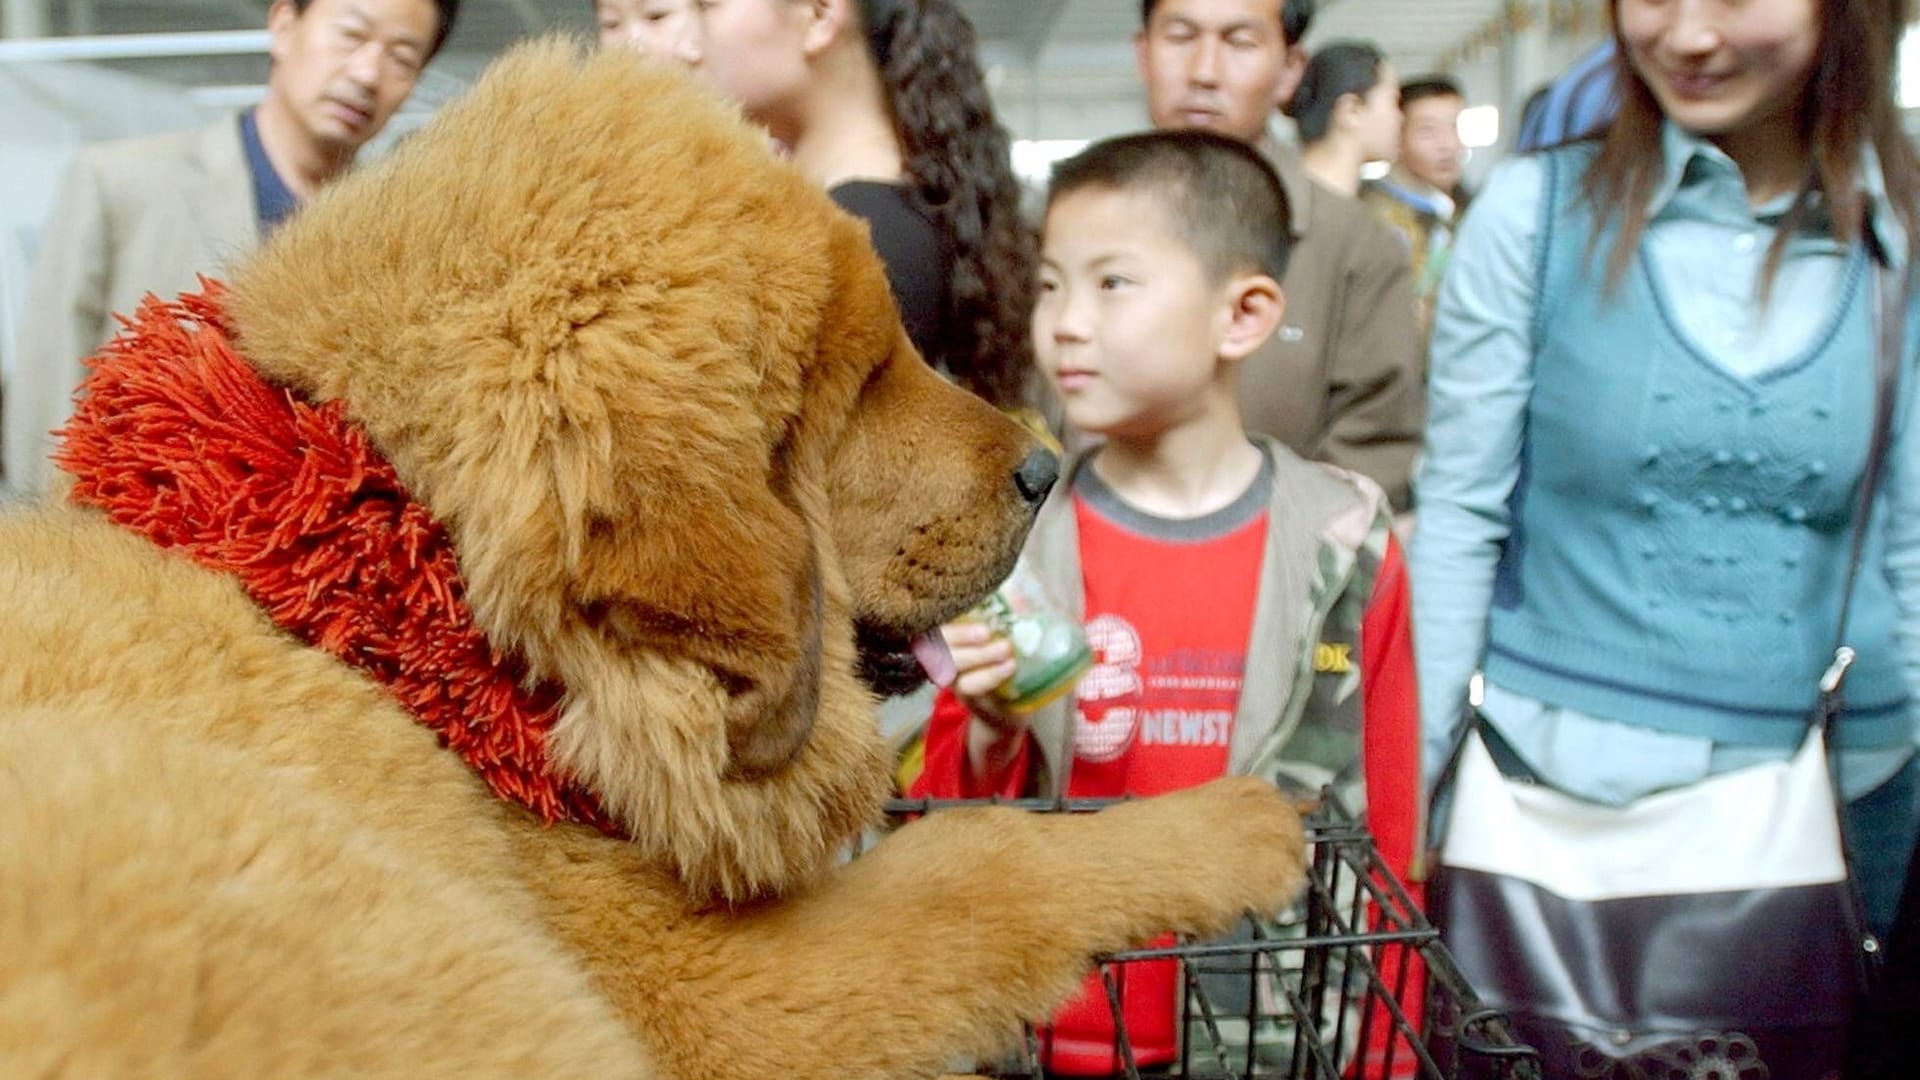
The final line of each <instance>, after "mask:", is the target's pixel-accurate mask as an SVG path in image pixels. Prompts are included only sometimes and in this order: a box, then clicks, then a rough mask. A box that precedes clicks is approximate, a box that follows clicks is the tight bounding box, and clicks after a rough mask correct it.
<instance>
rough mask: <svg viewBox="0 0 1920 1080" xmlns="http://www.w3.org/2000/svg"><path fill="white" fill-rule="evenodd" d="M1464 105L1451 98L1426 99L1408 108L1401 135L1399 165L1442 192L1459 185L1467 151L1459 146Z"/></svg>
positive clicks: (1440, 96)
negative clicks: (1461, 111) (1462, 164)
mask: <svg viewBox="0 0 1920 1080" xmlns="http://www.w3.org/2000/svg"><path fill="white" fill-rule="evenodd" d="M1464 105H1465V102H1463V101H1461V100H1460V99H1459V98H1457V97H1454V96H1453V95H1452V94H1435V95H1433V96H1432V97H1423V98H1421V99H1420V100H1418V101H1415V102H1413V103H1412V104H1410V105H1408V106H1407V118H1406V127H1405V128H1404V129H1402V131H1401V134H1400V164H1401V166H1402V167H1404V168H1405V169H1406V170H1407V171H1408V172H1410V173H1412V174H1413V175H1415V176H1417V177H1419V178H1420V179H1421V180H1423V181H1425V182H1426V183H1428V184H1431V185H1433V186H1434V187H1436V188H1438V189H1439V190H1441V191H1451V190H1453V188H1454V187H1455V186H1456V185H1458V184H1459V183H1460V171H1461V163H1462V161H1463V160H1464V159H1465V157H1466V152H1467V148H1466V146H1465V145H1464V144H1462V143H1461V142H1460V110H1461V108H1462V107H1463V106H1464Z"/></svg>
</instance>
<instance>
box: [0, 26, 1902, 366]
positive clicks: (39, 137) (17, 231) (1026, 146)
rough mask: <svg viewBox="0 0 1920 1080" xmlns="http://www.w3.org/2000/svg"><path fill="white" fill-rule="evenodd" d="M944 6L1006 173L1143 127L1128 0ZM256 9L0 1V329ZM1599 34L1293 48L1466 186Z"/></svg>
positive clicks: (253, 64) (194, 110)
mask: <svg viewBox="0 0 1920 1080" xmlns="http://www.w3.org/2000/svg"><path fill="white" fill-rule="evenodd" d="M960 2H961V6H962V7H964V8H965V9H966V10H967V11H968V13H969V14H970V15H971V16H972V18H973V21H974V25H975V27H976V28H977V30H978V32H979V35H980V39H981V46H982V53H983V60H984V62H985V66H986V68H987V70H988V73H989V79H990V82H991V85H992V87H993V91H994V94H995V97H996V99H997V103H998V106H999V109H1000V112H1001V116H1002V119H1003V121H1004V122H1005V123H1006V124H1007V125H1008V127H1009V128H1010V129H1011V130H1012V133H1013V135H1014V137H1015V139H1016V140H1017V142H1016V145H1015V165H1016V167H1017V168H1018V169H1019V170H1020V171H1021V172H1022V174H1023V175H1025V176H1027V177H1028V178H1029V179H1031V180H1034V181H1036V182H1037V181H1038V180H1040V179H1042V178H1044V175H1045V171H1046V168H1047V166H1048V164H1049V163H1050V162H1051V161H1052V160H1054V159H1055V158H1058V157H1061V156H1064V155H1065V154H1067V153H1071V152H1072V151H1073V150H1074V149H1075V148H1077V147H1078V146H1080V145H1081V144H1082V143H1083V142H1085V141H1086V140H1088V139H1094V138H1099V137H1101V136H1104V135H1109V134H1113V133H1116V132H1120V131H1126V130H1132V129H1136V128H1139V127H1142V126H1144V124H1145V114H1144V111H1143V109H1142V106H1141V103H1140V93H1139V84H1138V81H1137V79H1136V78H1135V76H1134V73H1133V57H1132V46H1131V41H1130V39H1131V36H1132V34H1133V32H1134V30H1135V28H1136V27H1137V25H1138V23H1139V17H1140V16H1139V11H1140V9H1139V4H1138V3H1137V0H960ZM267 6H268V4H267V0H0V328H3V327H8V326H13V325H16V317H17V311H18V306H19V304H20V303H21V302H22V294H23V292H24V287H25V281H24V279H25V275H26V273H27V268H28V267H29V266H31V263H32V256H33V252H34V246H35V245H34V240H35V237H36V235H37V232H38V229H39V223H40V221H41V219H42V217H43V215H44V214H45V212H46V208H47V206H48V203H49V202H50V200H51V198H52V195H53V189H54V187H55V185H57V184H58V182H59V179H60V176H61V174H62V171H63V169H64V166H65V163H66V161H67V158H68V157H69V156H70V155H71V153H72V151H73V149H74V148H75V147H76V146H78V145H80V144H82V143H84V142H89V141H94V140H98V139H105V138H113V137H117V136H122V135H129V134H138V133H145V132H154V131H162V130H171V129H178V128H184V127H190V126H194V125H196V124H198V123H201V122H203V118H206V117H209V116H211V115H213V114H215V113H218V112H224V111H233V110H236V109H238V108H241V107H244V106H246V105H248V104H251V103H252V102H253V101H254V100H255V99H256V98H257V97H258V96H259V94H260V86H261V83H262V81H263V79H264V78H265V76H266V70H267V61H266V56H265V47H266V33H265V30H264V29H263V27H264V25H265V21H266V10H267ZM592 29H593V6H592V3H591V2H590V0H466V2H465V3H464V4H463V5H462V11H461V15H460V21H459V24H458V26H457V29H456V32H455V33H454V36H453V38H452V40H451V41H450V42H449V43H448V45H447V47H446V50H445V51H444V52H443V53H442V54H441V55H440V57H439V58H437V59H436V60H435V62H434V64H433V66H432V67H431V68H430V69H429V70H428V72H427V74H426V77H425V79H424V80H423V82H422V83H421V85H420V87H419V89H418V90H417V91H416V92H415V93H414V95H413V97H412V98H411V99H410V100H409V101H408V103H407V106H406V108H405V110H404V112H403V113H402V114H401V115H400V116H399V117H398V118H397V119H396V120H395V121H394V122H393V123H392V124H391V125H390V126H389V127H388V129H387V131H386V132H385V133H384V134H383V135H382V137H381V142H382V143H383V144H387V145H390V144H391V143H392V141H393V140H394V139H396V138H400V137H402V136H404V135H405V133H406V132H407V131H409V130H411V129H413V128H415V127H417V126H418V125H419V124H421V123H423V122H424V121H425V120H426V118H427V117H429V116H431V115H432V113H433V111H434V110H435V109H436V108H437V107H438V106H439V105H441V104H442V103H444V102H445V101H447V100H448V99H449V98H450V97H452V96H454V95H456V94H458V93H459V92H460V91H461V89H462V88H463V87H465V86H466V85H467V84H468V83H469V82H470V81H471V80H472V79H473V77H474V76H475V75H476V74H477V73H478V72H479V71H480V69H481V68H483V67H484V66H485V65H486V63H487V62H488V60H489V59H491V58H492V57H493V56H495V55H496V54H498V53H499V52H500V51H501V50H502V49H504V48H506V47H507V46H508V45H509V44H511V43H512V42H514V41H515V40H517V39H519V38H522V37H524V36H526V35H529V34H537V33H544V32H548V31H555V30H571V31H577V32H580V33H582V34H587V33H591V31H592ZM1604 33H1605V0H1321V6H1320V14H1319V15H1318V17H1317V18H1316V19H1315V22H1314V26H1313V30H1312V34H1311V36H1310V37H1309V39H1308V44H1309V46H1312V45H1315V44H1317V43H1320V42H1325V41H1330V40H1333V39H1335V38H1348V37H1357V38H1363V39H1368V40H1371V41H1375V42H1377V43H1379V44H1380V45H1381V46H1383V47H1384V49H1385V51H1386V53H1387V55H1388V56H1389V57H1390V58H1391V59H1392V60H1393V63H1394V67H1395V69H1396V70H1397V71H1398V72H1399V73H1400V74H1401V76H1402V77H1406V76H1410V75H1415V74H1420V73H1425V72H1429V71H1446V72H1448V73H1450V74H1452V75H1453V76H1454V77H1455V78H1456V79H1458V80H1459V81H1460V82H1461V83H1462V85H1463V86H1464V87H1465V89H1466V91H1467V97H1468V101H1469V104H1470V105H1471V106H1473V108H1471V109H1469V111H1468V112H1467V114H1466V115H1465V116H1464V117H1463V118H1462V134H1463V136H1464V137H1465V140H1466V142H1467V144H1468V145H1469V146H1470V147H1474V148H1475V149H1474V151H1473V154H1474V157H1473V160H1472V161H1471V162H1470V164H1469V167H1468V181H1469V183H1470V184H1471V183H1473V182H1474V181H1476V180H1478V178H1479V177H1480V176H1482V175H1484V173H1485V170H1486V168H1487V167H1488V166H1489V165H1491V164H1492V162H1493V161H1494V160H1496V159H1497V157H1498V156H1499V154H1500V152H1501V149H1502V147H1503V146H1504V145H1505V143H1506V142H1507V141H1508V140H1510V139H1511V137H1512V129H1513V128H1514V127H1516V126H1517V124H1516V123H1515V122H1514V121H1515V120H1517V117H1518V115H1519V110H1520V107H1521V105H1522V103H1524V102H1525V100H1526V98H1527V96H1528V94H1530V93H1531V92H1532V91H1533V90H1534V89H1535V88H1537V87H1538V86H1539V85H1540V84H1542V83H1544V82H1546V81H1547V80H1548V79H1549V78H1551V77H1552V76H1553V75H1554V74H1555V73H1557V72H1559V71H1560V70H1562V69H1563V68H1564V67H1565V66H1566V65H1567V64H1568V63H1570V62H1571V61H1572V60H1573V59H1574V58H1575V57H1577V56H1578V55H1579V54H1580V53H1581V52H1583V51H1584V50H1585V49H1587V48H1588V47H1590V46H1591V45H1592V44H1593V43H1594V42H1596V41H1598V40H1600V39H1601V37H1602V36H1603V35H1604ZM1908 43H1909V45H1911V44H1913V43H1914V39H1913V36H1912V35H1909V42H1908ZM1913 53H1914V50H1913V49H1911V48H1908V49H1904V50H1903V56H1907V55H1912V54H1913ZM1904 67H1905V69H1906V71H1905V75H1906V78H1905V80H1904V85H1906V86H1907V87H1909V88H1910V90H1909V92H1908V93H1906V94H1905V95H1903V97H1904V100H1905V102H1906V103H1907V104H1909V105H1910V106H1913V105H1920V57H1915V62H1909V63H1907V64H1905V65H1904ZM1909 115H1910V116H1911V115H1913V114H1912V113H1911V112H1910V114H1909ZM371 149H373V150H374V151H376V152H377V151H378V150H379V149H380V146H378V145H376V146H375V147H373V148H371ZM8 336H9V335H6V334H0V370H3V369H4V367H5V363H4V362H5V361H6V360H7V359H8V358H7V357H5V356H4V349H5V344H4V340H5V339H6V338H7V337H8Z"/></svg>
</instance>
